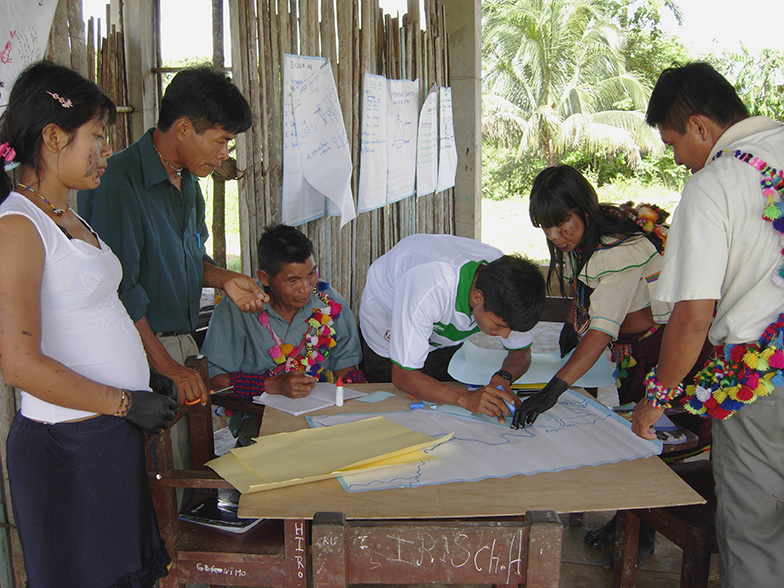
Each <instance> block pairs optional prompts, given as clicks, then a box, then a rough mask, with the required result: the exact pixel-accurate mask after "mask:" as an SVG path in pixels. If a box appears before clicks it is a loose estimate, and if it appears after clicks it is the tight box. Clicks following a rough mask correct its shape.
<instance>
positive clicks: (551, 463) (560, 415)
mask: <svg viewBox="0 0 784 588" xmlns="http://www.w3.org/2000/svg"><path fill="white" fill-rule="evenodd" d="M441 408H446V407H439V410H427V409H425V410H411V411H403V412H392V413H384V414H383V416H384V417H386V418H387V419H389V420H390V421H393V422H396V423H399V424H401V425H404V426H406V427H408V428H410V429H412V430H414V431H418V432H420V433H424V434H425V435H429V436H432V437H438V436H440V435H443V434H445V433H451V432H454V437H453V438H452V440H451V441H450V442H449V443H445V444H443V445H441V446H439V447H436V448H434V449H433V450H427V451H426V453H428V454H431V455H433V456H435V457H438V458H439V459H434V460H422V461H420V462H417V463H414V464H409V465H405V466H395V467H393V468H388V469H386V470H384V471H376V472H368V473H365V474H361V473H359V474H351V475H348V476H343V477H341V478H339V480H340V482H341V484H342V485H343V487H344V488H345V489H346V490H348V491H349V492H364V491H368V490H382V489H388V488H413V487H416V486H426V485H432V484H446V483H450V482H473V481H477V480H484V479H486V478H508V477H510V476H516V475H519V474H526V475H530V474H537V473H541V472H554V471H559V470H564V469H573V468H578V467H582V466H587V465H600V464H603V463H614V462H617V461H622V460H632V459H638V458H643V457H650V456H652V455H658V454H659V453H661V448H662V445H661V443H660V442H658V441H646V440H644V439H641V438H640V437H638V436H637V435H635V434H634V433H632V431H631V425H630V423H628V422H627V421H626V420H625V419H623V418H621V417H619V416H618V415H616V414H613V412H612V411H611V410H609V409H607V408H606V407H604V406H602V405H601V404H599V403H598V402H596V401H595V400H593V399H591V398H588V397H585V396H582V395H579V394H576V393H574V392H572V391H570V390H568V391H566V392H564V394H563V395H562V396H561V398H560V399H559V401H558V404H557V405H556V406H554V407H553V408H551V409H550V410H549V411H547V412H545V413H543V414H541V415H540V416H539V418H538V419H537V421H536V422H535V423H534V424H533V425H529V426H528V427H526V429H524V430H517V431H515V430H513V429H510V428H509V425H508V422H509V421H511V418H507V424H505V425H499V424H493V423H490V422H483V421H482V420H481V419H476V418H468V417H463V416H456V415H455V414H450V413H449V412H444V411H441V410H440V409H441ZM452 408H454V407H452ZM367 417H368V415H367V414H343V415H334V416H311V417H308V422H309V423H310V425H311V426H312V427H323V426H330V425H336V424H341V423H346V422H352V421H354V420H362V419H366V418H367Z"/></svg>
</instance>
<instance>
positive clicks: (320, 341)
mask: <svg viewBox="0 0 784 588" xmlns="http://www.w3.org/2000/svg"><path fill="white" fill-rule="evenodd" d="M327 288H329V284H328V283H326V282H322V281H319V282H317V283H316V286H315V288H313V293H314V294H315V295H316V296H317V297H318V299H319V300H320V301H321V302H322V303H323V304H324V306H323V307H320V308H314V309H313V313H312V314H311V315H310V318H308V321H307V323H308V330H307V331H305V334H304V335H303V336H302V341H300V343H299V345H298V346H297V347H294V345H292V344H290V343H284V342H283V341H282V339H281V338H280V337H278V335H277V334H276V333H275V331H274V330H273V329H272V325H271V324H270V321H269V315H268V314H267V312H266V311H261V312H260V313H259V323H261V325H262V326H263V327H266V328H267V330H268V331H269V333H270V336H271V337H272V340H273V341H275V344H274V345H273V346H272V347H270V349H269V354H270V357H271V358H272V361H274V362H275V364H276V367H274V368H273V369H272V370H270V373H269V375H272V376H274V375H277V374H279V373H281V372H293V371H299V372H303V373H306V374H308V375H310V376H318V375H320V374H321V373H322V372H323V371H324V368H323V366H322V365H321V364H323V363H324V361H325V360H326V358H327V357H328V356H329V352H330V350H331V349H332V348H333V347H335V345H337V342H336V341H335V329H334V327H333V325H334V324H335V319H337V318H338V317H339V316H340V312H341V311H342V310H343V306H342V305H341V304H339V303H337V302H335V301H334V300H332V299H331V298H330V297H329V296H327V292H326V291H327ZM303 349H304V353H302V351H303ZM301 353H302V356H301V357H300V354H301Z"/></svg>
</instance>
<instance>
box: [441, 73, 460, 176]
mask: <svg viewBox="0 0 784 588" xmlns="http://www.w3.org/2000/svg"><path fill="white" fill-rule="evenodd" d="M438 95H439V101H438V127H439V132H438V142H439V149H438V151H439V153H438V191H439V192H441V191H442V190H446V189H447V188H451V187H452V186H454V185H455V176H456V174H457V147H456V146H455V129H454V124H453V115H452V88H440V89H439V91H438Z"/></svg>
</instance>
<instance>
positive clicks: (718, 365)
mask: <svg viewBox="0 0 784 588" xmlns="http://www.w3.org/2000/svg"><path fill="white" fill-rule="evenodd" d="M725 155H731V156H732V157H734V158H736V159H737V160H738V161H741V162H743V163H747V164H749V165H750V166H752V167H753V168H755V169H756V170H758V171H759V172H760V175H761V176H762V179H761V180H760V187H761V189H762V195H763V196H764V197H765V198H766V199H767V203H766V204H765V208H764V210H763V211H762V218H764V219H765V220H767V221H770V222H771V224H772V226H773V228H774V229H775V230H776V231H777V232H778V233H779V242H780V243H784V202H783V201H782V194H784V173H783V172H782V171H781V170H777V169H776V168H774V167H772V166H770V165H768V164H767V163H766V162H764V161H763V160H761V159H760V158H759V157H754V156H753V155H752V154H751V153H745V152H743V151H741V150H740V149H736V150H732V151H731V150H729V149H724V150H722V151H719V152H718V153H716V155H714V156H713V158H712V159H711V161H713V160H715V159H718V158H719V157H723V156H725ZM781 253H782V255H784V249H782V251H781ZM771 280H772V281H773V283H774V284H776V285H777V286H778V287H779V288H784V261H782V263H781V264H780V265H779V269H778V271H777V272H776V274H775V275H773V276H772V277H771ZM694 382H695V384H694V385H690V386H687V387H686V402H685V404H684V408H686V410H688V411H689V412H691V413H692V414H697V415H700V416H704V417H710V418H713V419H719V420H723V419H728V418H730V417H731V416H732V415H734V414H735V413H736V412H737V411H739V410H740V409H741V408H743V407H744V406H746V405H747V404H751V403H752V402H754V401H755V400H756V399H757V398H759V397H760V396H767V395H768V394H770V392H771V391H772V390H773V388H775V387H779V386H784V313H783V314H781V315H779V317H778V318H777V319H776V320H775V321H774V322H772V323H771V324H770V325H768V327H767V328H766V329H765V331H764V332H763V333H762V336H761V337H760V338H759V340H758V341H756V342H754V343H748V344H744V343H741V344H726V345H720V346H719V347H717V348H716V355H715V356H714V357H713V358H712V359H711V360H710V361H708V363H707V364H706V365H705V367H704V368H703V369H702V371H700V372H699V373H698V374H697V375H696V376H695V377H694Z"/></svg>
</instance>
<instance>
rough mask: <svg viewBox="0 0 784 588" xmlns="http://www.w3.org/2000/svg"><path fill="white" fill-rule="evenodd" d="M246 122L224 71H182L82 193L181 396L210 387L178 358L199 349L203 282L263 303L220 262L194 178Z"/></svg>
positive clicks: (85, 209)
mask: <svg viewBox="0 0 784 588" xmlns="http://www.w3.org/2000/svg"><path fill="white" fill-rule="evenodd" d="M250 124H251V113H250V107H249V105H248V102H247V101H246V100H245V98H244V97H243V96H242V94H240V92H239V90H238V89H237V88H236V87H235V86H234V85H233V84H232V83H231V81H230V80H229V78H228V77H227V76H226V75H225V74H223V73H220V72H218V71H216V70H214V69H212V68H209V67H198V68H190V69H187V70H183V71H181V72H180V73H178V74H177V75H176V76H175V77H174V79H173V80H172V82H171V83H170V84H169V86H168V87H167V89H166V93H165V94H164V97H163V100H162V102H161V110H160V116H159V119H158V126H157V128H154V129H150V130H149V131H147V133H145V134H144V136H142V138H141V139H139V140H138V141H137V142H136V143H134V144H133V145H131V146H130V147H128V148H127V149H125V150H123V151H121V152H119V153H117V154H115V155H114V156H113V157H111V158H110V159H109V165H108V168H107V170H106V173H105V175H104V176H103V178H102V180H101V186H100V187H99V188H96V189H95V190H90V191H84V192H80V193H79V196H78V202H79V213H80V214H81V215H82V216H83V217H84V218H85V219H86V220H87V222H89V223H90V224H91V225H92V227H93V228H94V229H95V230H96V231H97V232H98V234H99V235H100V236H101V238H102V239H103V240H104V241H106V243H108V244H109V246H110V247H111V248H112V251H114V253H115V254H116V255H117V257H119V258H120V261H121V262H122V266H123V279H122V282H121V284H120V299H121V300H122V302H123V304H124V305H125V308H126V309H127V311H128V314H129V315H130V316H131V319H133V321H134V323H135V324H136V328H137V330H138V331H139V335H140V336H141V339H142V343H143V344H144V349H145V351H146V352H147V356H148V358H149V360H150V364H151V365H152V367H153V368H154V369H155V370H157V371H158V372H160V373H162V374H164V375H166V376H168V377H170V378H172V379H173V380H174V381H175V383H176V384H177V388H178V390H179V393H180V400H181V401H182V400H186V401H194V400H197V399H198V400H201V401H202V402H205V401H206V399H207V394H208V392H207V389H206V387H205V385H204V383H203V381H202V379H201V378H200V377H199V374H198V373H197V372H196V371H194V370H191V369H188V368H186V367H184V366H183V365H182V363H183V361H184V359H185V357H187V356H188V355H191V354H194V353H198V348H197V347H196V343H195V342H194V341H193V338H192V337H191V336H190V333H191V332H192V331H193V330H194V328H195V327H196V322H197V319H198V315H199V301H200V298H201V289H202V287H203V286H205V287H215V288H220V289H222V290H224V291H225V292H226V294H227V295H228V297H229V298H230V299H231V300H232V301H233V302H234V303H235V304H236V305H237V306H238V307H239V308H240V309H241V310H243V311H246V312H258V311H260V310H261V309H262V308H263V303H264V302H265V301H266V300H267V296H266V294H264V293H263V292H262V291H261V289H260V288H259V287H258V285H257V284H256V282H255V281H254V280H253V279H252V278H250V277H248V276H244V275H242V274H238V273H236V272H231V271H227V270H224V269H221V268H218V267H216V266H215V265H214V263H213V262H212V260H211V259H210V257H209V256H208V255H207V254H206V252H205V248H204V244H205V242H206V240H207V238H208V236H209V233H208V231H207V226H206V224H205V215H204V212H205V205H204V198H203V196H202V193H201V189H200V187H199V183H198V178H199V177H204V176H207V175H208V174H209V173H211V172H212V171H213V170H214V169H215V168H216V167H218V166H219V165H220V164H221V162H222V161H224V160H225V159H227V158H228V143H229V141H230V140H231V139H233V138H234V137H235V135H236V134H238V133H241V132H244V131H246V130H247V129H248V128H249V127H250Z"/></svg>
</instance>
